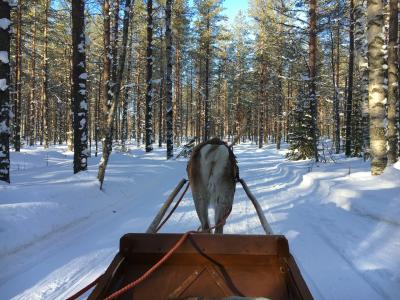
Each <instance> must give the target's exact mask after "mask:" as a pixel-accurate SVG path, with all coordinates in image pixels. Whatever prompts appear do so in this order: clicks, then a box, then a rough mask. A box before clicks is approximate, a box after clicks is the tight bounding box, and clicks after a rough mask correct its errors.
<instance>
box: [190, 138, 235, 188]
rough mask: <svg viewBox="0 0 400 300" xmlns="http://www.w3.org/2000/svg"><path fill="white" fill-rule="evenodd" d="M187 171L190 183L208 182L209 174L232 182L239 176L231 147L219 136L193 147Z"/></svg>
mask: <svg viewBox="0 0 400 300" xmlns="http://www.w3.org/2000/svg"><path fill="white" fill-rule="evenodd" d="M187 172H188V176H189V179H190V181H191V184H193V183H195V182H199V181H202V182H204V183H205V182H208V181H209V180H208V179H209V178H210V177H211V176H214V177H220V178H221V179H223V180H229V181H232V182H235V181H236V179H237V178H238V177H239V169H238V166H237V162H236V158H235V155H234V154H233V151H232V149H231V148H229V147H228V145H227V144H226V143H225V142H223V141H222V140H220V139H219V138H213V139H211V140H209V141H207V142H203V143H200V144H199V145H197V146H196V147H194V149H193V152H192V155H191V158H190V160H189V162H188V166H187ZM214 182H216V181H214Z"/></svg>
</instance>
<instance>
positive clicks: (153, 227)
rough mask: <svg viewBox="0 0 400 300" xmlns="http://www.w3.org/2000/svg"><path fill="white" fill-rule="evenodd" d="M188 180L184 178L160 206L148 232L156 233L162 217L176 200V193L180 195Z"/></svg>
mask: <svg viewBox="0 0 400 300" xmlns="http://www.w3.org/2000/svg"><path fill="white" fill-rule="evenodd" d="M186 182H187V180H186V179H182V180H181V181H180V182H179V183H178V185H177V186H176V187H175V189H174V190H173V191H172V193H171V194H170V195H169V197H168V198H167V200H166V201H165V202H164V204H163V206H162V207H161V208H160V211H159V212H158V214H157V215H156V217H155V218H154V220H153V222H151V224H150V226H149V227H148V228H147V230H146V233H156V231H157V227H158V225H159V224H160V222H161V220H162V218H163V217H164V215H165V213H166V212H167V210H168V208H169V207H170V206H171V203H172V201H174V199H175V197H176V195H178V193H179V191H180V190H181V189H182V187H183V186H184V185H185V183H186Z"/></svg>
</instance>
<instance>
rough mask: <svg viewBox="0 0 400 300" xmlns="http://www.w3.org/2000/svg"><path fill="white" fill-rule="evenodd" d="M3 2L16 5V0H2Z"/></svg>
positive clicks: (12, 5)
mask: <svg viewBox="0 0 400 300" xmlns="http://www.w3.org/2000/svg"><path fill="white" fill-rule="evenodd" d="M4 2H8V5H10V7H15V6H17V5H18V3H17V0H4Z"/></svg>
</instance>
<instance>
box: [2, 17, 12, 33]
mask: <svg viewBox="0 0 400 300" xmlns="http://www.w3.org/2000/svg"><path fill="white" fill-rule="evenodd" d="M10 24H11V21H10V20H9V19H7V18H1V19H0V28H1V29H3V30H6V29H7V28H8V27H9V26H10Z"/></svg>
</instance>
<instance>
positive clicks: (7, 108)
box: [0, 0, 11, 183]
mask: <svg viewBox="0 0 400 300" xmlns="http://www.w3.org/2000/svg"><path fill="white" fill-rule="evenodd" d="M10 11H11V7H10V4H9V2H6V1H4V0H1V1H0V19H2V20H4V21H5V22H3V23H6V24H5V26H1V27H0V41H1V43H0V53H2V56H1V57H0V180H1V181H5V182H8V183H10V114H11V103H10V88H9V87H10V29H11V28H10V25H11V21H10ZM4 27H5V28H4Z"/></svg>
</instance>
